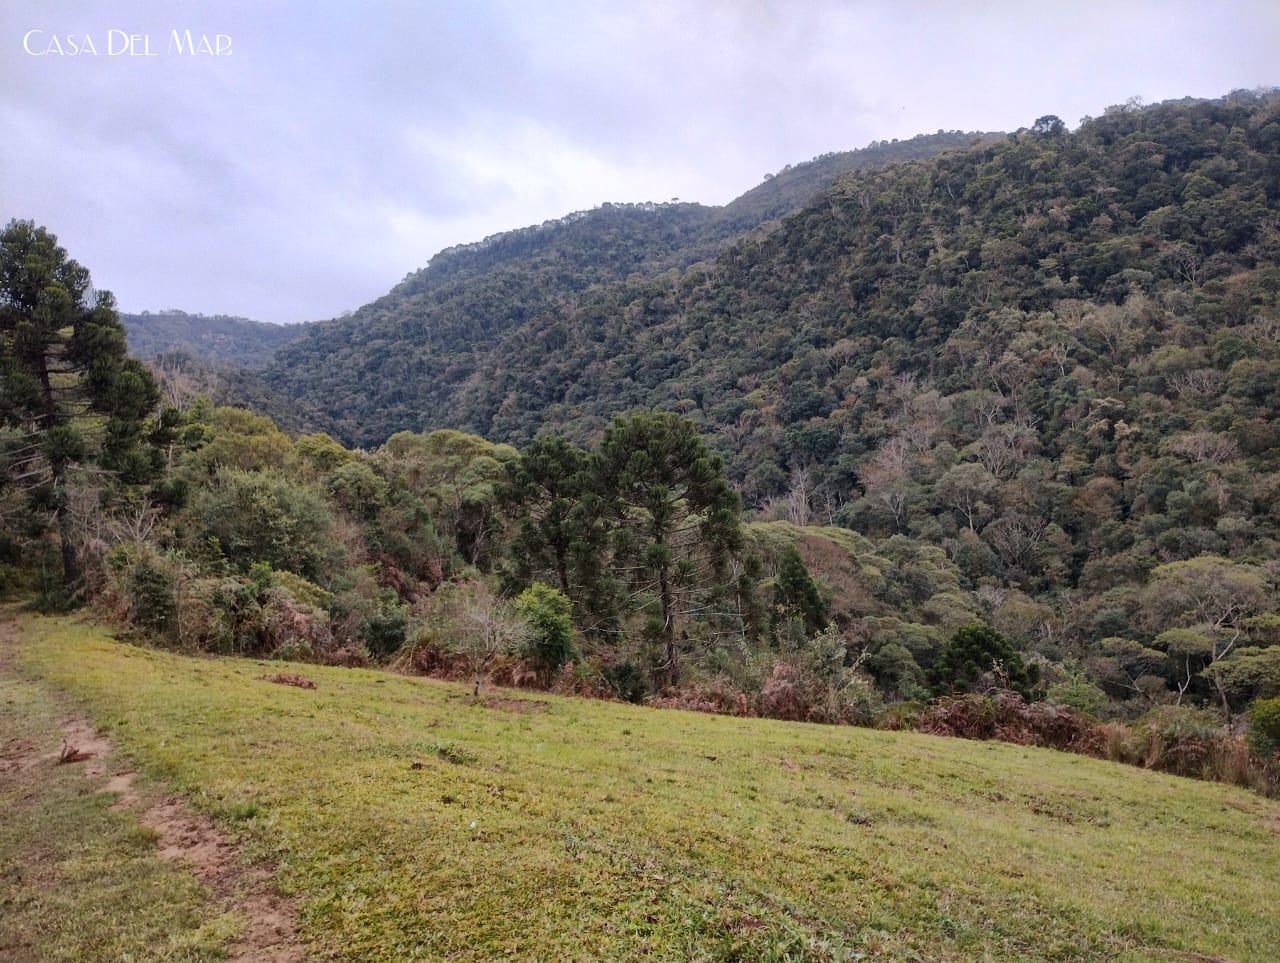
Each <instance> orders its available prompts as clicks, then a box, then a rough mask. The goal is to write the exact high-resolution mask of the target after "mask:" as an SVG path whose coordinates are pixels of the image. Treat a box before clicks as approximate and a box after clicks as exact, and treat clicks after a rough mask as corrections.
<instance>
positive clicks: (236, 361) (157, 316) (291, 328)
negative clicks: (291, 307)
mask: <svg viewBox="0 0 1280 963" xmlns="http://www.w3.org/2000/svg"><path fill="white" fill-rule="evenodd" d="M120 320H121V321H122V322H124V326H125V333H126V335H127V337H128V339H129V351H130V353H132V354H133V355H134V356H135V357H138V358H142V359H143V360H144V361H150V360H151V359H152V358H154V357H156V356H157V355H162V354H188V355H191V356H193V357H197V358H200V359H201V360H202V361H204V362H207V363H209V364H213V365H223V364H230V365H236V366H239V367H243V368H249V369H253V368H261V367H262V366H264V365H265V364H266V363H267V362H268V361H270V360H271V356H272V355H273V354H275V351H276V349H277V348H279V347H280V346H281V345H283V344H287V343H288V342H290V341H293V340H295V339H296V338H298V337H300V336H301V335H302V333H303V330H304V326H302V325H283V324H267V323H265V322H263V321H250V320H249V319H248V318H235V317H230V316H228V315H225V314H215V315H208V314H188V313H187V312H185V311H177V310H169V311H143V312H142V313H141V314H121V315H120Z"/></svg>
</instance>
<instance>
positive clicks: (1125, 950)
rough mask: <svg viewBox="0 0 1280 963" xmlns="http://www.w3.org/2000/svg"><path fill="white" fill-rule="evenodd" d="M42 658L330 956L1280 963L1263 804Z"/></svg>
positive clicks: (47, 626) (449, 692)
mask: <svg viewBox="0 0 1280 963" xmlns="http://www.w3.org/2000/svg"><path fill="white" fill-rule="evenodd" d="M29 629H30V630H29V633H28V635H29V641H28V642H27V644H26V647H25V649H24V654H23V664H24V666H25V667H26V668H27V669H28V670H30V671H33V672H35V673H37V674H38V675H39V676H40V677H42V678H44V679H46V680H48V681H49V682H51V683H54V684H55V685H56V686H57V687H59V688H61V689H64V690H66V691H68V692H69V693H70V694H71V695H72V696H74V698H75V699H76V700H77V701H79V702H80V703H82V704H83V705H85V706H86V707H87V709H88V710H89V711H90V712H91V713H92V714H93V715H94V717H95V718H97V719H98V720H99V721H100V722H101V723H103V724H104V725H106V726H108V727H109V729H110V732H111V735H112V737H113V738H114V739H115V740H117V743H118V744H119V745H122V746H123V747H125V748H126V749H127V750H128V751H129V752H131V753H132V754H134V755H135V756H136V758H138V759H139V760H140V761H142V763H143V764H144V765H145V766H146V768H147V770H148V772H149V773H150V774H151V775H152V776H154V777H158V778H161V779H165V780H169V781H171V782H172V783H174V784H176V785H178V786H180V787H182V788H183V789H185V790H186V791H187V792H189V793H190V794H191V796H192V798H193V799H194V801H195V803H196V804H197V805H198V806H203V807H206V808H208V809H209V810H211V811H213V812H214V813H215V814H218V815H220V816H221V817H222V818H224V819H226V820H227V821H228V822H231V823H233V824H234V825H236V826H238V827H240V829H241V830H242V831H243V832H244V833H245V835H246V837H247V838H248V839H249V840H250V841H251V842H253V843H256V844H259V845H262V846H265V847H267V848H269V849H271V850H274V852H275V854H276V855H277V856H278V857H279V859H280V861H281V863H280V865H281V868H282V875H283V880H282V883H283V885H284V886H285V888H286V889H288V890H290V891H293V892H296V893H297V894H299V895H300V896H302V897H303V899H304V900H305V904H304V917H303V923H304V927H305V932H306V934H307V935H308V937H309V938H310V939H311V940H313V941H314V944H315V947H316V949H317V950H318V951H319V952H320V953H321V954H324V953H326V952H327V953H330V954H332V955H335V956H342V955H346V956H347V957H350V958H354V959H410V958H437V957H441V956H448V957H450V958H455V959H492V958H495V957H502V956H512V957H517V958H522V959H599V958H608V959H633V958H641V957H643V958H646V959H662V960H669V959H760V958H765V959H780V958H790V959H800V958H817V959H821V958H827V957H829V956H837V953H838V951H840V950H841V949H842V948H843V949H852V950H858V951H862V952H869V953H871V954H873V955H879V954H883V955H884V956H887V957H893V958H897V957H904V956H905V957H912V958H914V957H913V956H912V954H919V955H921V956H924V957H927V958H929V959H973V958H979V959H981V958H999V959H1053V958H1056V959H1089V958H1094V959H1148V958H1150V959H1179V958H1190V957H1187V956H1184V954H1183V953H1182V952H1179V951H1195V952H1198V953H1203V954H1217V955H1225V956H1227V957H1230V958H1233V959H1237V960H1264V959H1269V958H1273V954H1274V951H1275V947H1276V946H1277V945H1280V916H1277V914H1276V913H1275V912H1274V910H1275V903H1274V900H1275V894H1276V886H1277V881H1278V880H1280V837H1278V836H1277V834H1276V833H1277V826H1278V825H1280V822H1278V821H1280V806H1277V805H1276V804H1274V803H1271V802H1267V801H1266V800H1263V799H1261V798H1259V797H1256V796H1253V795H1250V794H1249V793H1246V792H1244V791H1242V790H1237V789H1232V788H1226V787H1222V786H1216V785H1209V784H1204V783H1197V782H1191V781H1187V780H1180V779H1175V778H1172V777H1168V776H1163V775H1160V774H1156V773H1149V772H1144V771H1140V770H1133V769H1128V768H1122V767H1119V766H1115V765H1110V764H1107V763H1102V762H1097V761H1093V760H1089V759H1083V758H1079V757H1073V756H1067V755H1060V754H1056V753H1051V752H1047V751H1039V750H1026V749H1021V748H1017V747H1011V746H1004V745H994V744H981V743H967V742H962V741H958V740H943V739H937V738H931V737H926V736H920V735H915V734H892V733H879V732H872V731H867V730H857V729H836V728H824V727H818V726H807V725H796V724H787V723H778V722H771V721H758V720H741V719H730V718H721V717H713V716H702V715H694V714H688V713H679V712H670V711H661V710H649V709H643V708H636V707H630V706H622V705H613V704H606V703H598V702H591V701H584V700H565V699H555V698H546V697H542V698H537V699H536V700H527V701H520V702H518V703H515V704H509V705H505V706H500V705H491V706H477V705H473V704H472V702H471V699H470V697H469V694H468V693H467V692H466V690H465V689H464V688H462V687H458V686H453V685H447V684H442V683H438V682H434V681H429V680H422V679H408V678H400V677H394V676H387V675H383V674H380V673H376V672H364V671H353V670H344V669H325V668H317V667H312V666H305V667H299V671H302V672H304V673H306V674H307V675H308V676H310V677H311V678H313V679H315V681H316V682H317V683H318V688H317V689H316V690H314V691H308V690H301V689H295V688H290V687H286V686H281V685H274V684H271V683H268V682H266V681H264V680H263V676H264V674H266V672H267V671H268V668H267V665H266V664H265V663H255V662H252V661H235V660H193V659H188V658H184V657H181V656H175V655H170V654H166V653H160V652H153V651H148V650H143V649H139V648H134V647H130V646H127V645H122V644H118V643H113V642H111V641H109V640H108V639H107V638H106V636H105V635H104V634H103V633H102V632H101V631H100V630H97V629H93V628H89V627H85V626H80V625H77V624H75V623H72V622H70V621H66V620H61V621H58V620H33V621H31V622H30V623H29ZM273 671H274V670H273ZM510 695H511V694H510V693H502V697H503V698H507V697H509V696H510ZM493 697H494V698H496V697H497V696H496V694H495V695H494V696H493ZM521 698H522V700H525V697H523V696H522V697H521ZM787 950H790V956H786V957H784V954H785V953H786V951H787Z"/></svg>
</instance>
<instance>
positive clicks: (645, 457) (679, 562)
mask: <svg viewBox="0 0 1280 963" xmlns="http://www.w3.org/2000/svg"><path fill="white" fill-rule="evenodd" d="M593 470H594V475H595V478H596V486H597V488H598V490H599V491H600V492H601V493H602V495H603V499H604V507H603V511H604V513H605V516H606V517H607V518H608V520H609V522H610V524H611V525H612V527H613V530H614V546H613V548H614V557H615V562H614V564H615V565H617V564H621V565H624V566H627V567H628V568H630V569H631V570H632V571H633V573H634V574H633V576H632V582H633V585H634V587H635V589H636V590H638V591H639V592H641V593H644V594H647V595H649V596H650V597H651V598H653V599H654V602H655V605H654V609H653V612H652V614H651V618H650V626H651V628H650V631H649V634H650V635H651V636H652V637H654V638H656V639H658V640H659V641H660V642H661V644H662V647H663V650H664V651H663V655H662V657H661V658H662V661H661V664H660V671H661V673H662V675H663V676H665V678H666V679H667V681H668V682H670V683H671V684H675V683H676V682H678V681H679V656H678V651H677V647H676V623H677V620H679V619H680V618H681V617H682V616H683V615H685V614H687V612H688V611H689V610H690V608H691V607H692V606H693V605H695V604H697V602H698V601H699V597H700V596H702V595H703V594H704V593H701V592H699V591H698V590H697V588H696V582H697V580H698V578H699V576H700V575H701V574H702V572H703V571H705V572H708V573H709V575H710V578H711V579H712V580H713V584H714V582H720V583H723V581H724V569H725V564H726V562H727V560H728V557H729V555H730V554H731V553H732V552H735V551H736V550H738V549H739V548H740V546H741V540H742V533H741V528H740V526H739V522H738V507H739V506H738V496H737V493H736V492H734V490H733V488H732V487H731V486H730V485H729V483H728V481H727V480H726V479H725V477H724V471H723V465H722V463H721V461H720V458H719V457H718V456H716V455H713V454H711V453H710V451H709V450H708V449H707V446H706V444H705V442H704V441H703V440H702V438H701V437H700V436H699V435H698V432H697V429H696V428H695V427H694V426H693V424H692V423H691V422H689V421H688V420H686V419H684V418H681V417H679V416H678V415H674V414H670V413H668V412H643V413H640V414H636V415H630V416H627V417H623V418H618V419H616V420H615V421H614V422H613V424H612V425H610V426H609V428H607V429H606V430H605V433H604V437H603V438H602V439H601V441H600V446H599V448H598V450H597V452H596V453H595V456H594V463H593Z"/></svg>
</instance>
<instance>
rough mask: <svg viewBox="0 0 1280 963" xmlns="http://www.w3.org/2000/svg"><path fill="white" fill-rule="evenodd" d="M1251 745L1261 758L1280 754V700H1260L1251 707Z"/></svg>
mask: <svg viewBox="0 0 1280 963" xmlns="http://www.w3.org/2000/svg"><path fill="white" fill-rule="evenodd" d="M1249 745H1250V746H1251V747H1252V748H1253V751H1254V752H1256V753H1257V754H1258V755H1260V756H1272V755H1276V754H1278V753H1280V698H1276V699H1259V700H1257V701H1256V702H1255V703H1254V704H1253V705H1251V706H1250V707H1249Z"/></svg>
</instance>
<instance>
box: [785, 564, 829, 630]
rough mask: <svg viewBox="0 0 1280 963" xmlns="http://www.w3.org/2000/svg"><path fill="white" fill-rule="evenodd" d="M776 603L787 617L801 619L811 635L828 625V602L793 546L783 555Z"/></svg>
mask: <svg viewBox="0 0 1280 963" xmlns="http://www.w3.org/2000/svg"><path fill="white" fill-rule="evenodd" d="M774 604H775V605H776V606H777V609H778V611H779V614H780V615H781V616H783V617H784V618H786V617H789V618H798V619H800V620H801V621H802V622H804V627H805V628H806V629H807V630H808V631H809V633H810V634H813V633H815V632H818V631H820V630H821V629H822V628H824V627H825V626H826V624H827V603H826V602H825V601H824V600H823V598H822V593H821V591H819V589H818V583H817V582H815V581H814V580H813V576H812V575H810V574H809V569H808V568H807V567H806V566H805V564H804V559H803V558H801V557H800V552H799V551H797V549H796V547H795V546H794V545H788V546H787V549H786V551H785V552H783V553H782V562H781V564H780V565H779V566H778V587H777V590H776V592H775V593H774Z"/></svg>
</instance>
